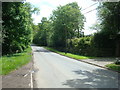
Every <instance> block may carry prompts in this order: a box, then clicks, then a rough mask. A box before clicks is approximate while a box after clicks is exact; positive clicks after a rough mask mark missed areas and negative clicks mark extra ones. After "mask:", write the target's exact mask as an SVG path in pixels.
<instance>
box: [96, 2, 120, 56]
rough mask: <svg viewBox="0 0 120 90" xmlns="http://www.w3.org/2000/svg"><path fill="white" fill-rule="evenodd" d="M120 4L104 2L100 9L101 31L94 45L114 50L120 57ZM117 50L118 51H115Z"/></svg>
mask: <svg viewBox="0 0 120 90" xmlns="http://www.w3.org/2000/svg"><path fill="white" fill-rule="evenodd" d="M119 8H120V2H112V3H111V2H104V3H101V4H100V6H99V7H98V17H99V21H100V26H101V27H100V29H101V31H100V32H98V33H97V34H95V36H94V43H95V44H96V45H97V46H98V47H101V48H112V49H113V51H112V52H111V53H113V52H115V51H116V56H120V34H119V32H120V23H119V21H120V9H119ZM115 48H116V49H115Z"/></svg>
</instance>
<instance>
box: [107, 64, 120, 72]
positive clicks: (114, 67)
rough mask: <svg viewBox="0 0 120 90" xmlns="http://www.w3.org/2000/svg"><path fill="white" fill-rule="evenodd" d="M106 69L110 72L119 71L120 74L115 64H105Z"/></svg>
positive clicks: (119, 69) (118, 66) (118, 67)
mask: <svg viewBox="0 0 120 90" xmlns="http://www.w3.org/2000/svg"><path fill="white" fill-rule="evenodd" d="M106 67H108V68H110V69H112V70H115V71H119V72H120V65H117V64H114V63H113V64H107V65H106Z"/></svg>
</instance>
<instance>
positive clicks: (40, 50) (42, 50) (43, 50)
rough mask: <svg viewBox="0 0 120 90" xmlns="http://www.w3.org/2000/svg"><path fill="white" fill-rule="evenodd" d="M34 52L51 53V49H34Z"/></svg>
mask: <svg viewBox="0 0 120 90" xmlns="http://www.w3.org/2000/svg"><path fill="white" fill-rule="evenodd" d="M34 52H45V53H49V52H50V51H48V50H45V49H39V50H34Z"/></svg>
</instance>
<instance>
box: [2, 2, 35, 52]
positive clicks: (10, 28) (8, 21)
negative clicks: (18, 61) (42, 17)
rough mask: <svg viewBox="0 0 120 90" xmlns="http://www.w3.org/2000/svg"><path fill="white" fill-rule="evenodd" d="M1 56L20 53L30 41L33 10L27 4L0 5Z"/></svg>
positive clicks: (11, 3)
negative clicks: (1, 28) (0, 7)
mask: <svg viewBox="0 0 120 90" xmlns="http://www.w3.org/2000/svg"><path fill="white" fill-rule="evenodd" d="M2 12H3V13H2V20H3V24H2V26H3V31H4V34H5V37H4V40H3V42H2V44H3V45H2V46H3V48H2V49H3V54H7V53H14V52H21V51H23V50H24V49H25V48H27V47H28V46H29V45H30V44H31V41H32V21H33V20H32V18H31V15H32V13H33V12H35V9H34V8H33V7H32V6H31V5H30V4H29V3H23V2H3V3H2Z"/></svg>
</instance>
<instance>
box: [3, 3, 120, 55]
mask: <svg viewBox="0 0 120 90" xmlns="http://www.w3.org/2000/svg"><path fill="white" fill-rule="evenodd" d="M119 8H120V2H112V3H109V2H104V3H101V4H100V5H99V7H98V9H97V10H98V19H99V22H98V23H96V24H95V25H94V26H93V27H92V28H93V29H96V30H97V33H95V34H94V35H89V36H85V35H84V33H83V32H82V30H84V22H85V17H84V15H83V14H82V13H81V8H80V7H79V6H78V4H77V3H76V2H73V3H68V4H66V5H64V6H58V7H57V9H56V10H54V11H53V12H52V14H51V17H50V18H49V19H48V18H46V17H43V18H42V20H41V23H39V24H38V25H34V24H33V20H32V18H31V15H32V13H35V12H37V11H38V9H37V8H34V7H32V6H31V5H30V4H29V3H23V2H19V3H18V2H16V3H15V2H14V3H13V2H12V3H2V9H3V10H2V12H3V14H2V20H3V24H2V28H3V30H2V33H3V35H2V36H3V37H2V49H3V55H4V54H11V53H17V52H22V51H24V50H25V49H26V48H27V47H29V46H30V45H31V43H32V41H33V43H35V44H38V45H41V46H48V47H52V48H55V49H58V50H60V51H64V52H70V53H75V54H79V55H87V56H120V23H119V21H120V9H119Z"/></svg>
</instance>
